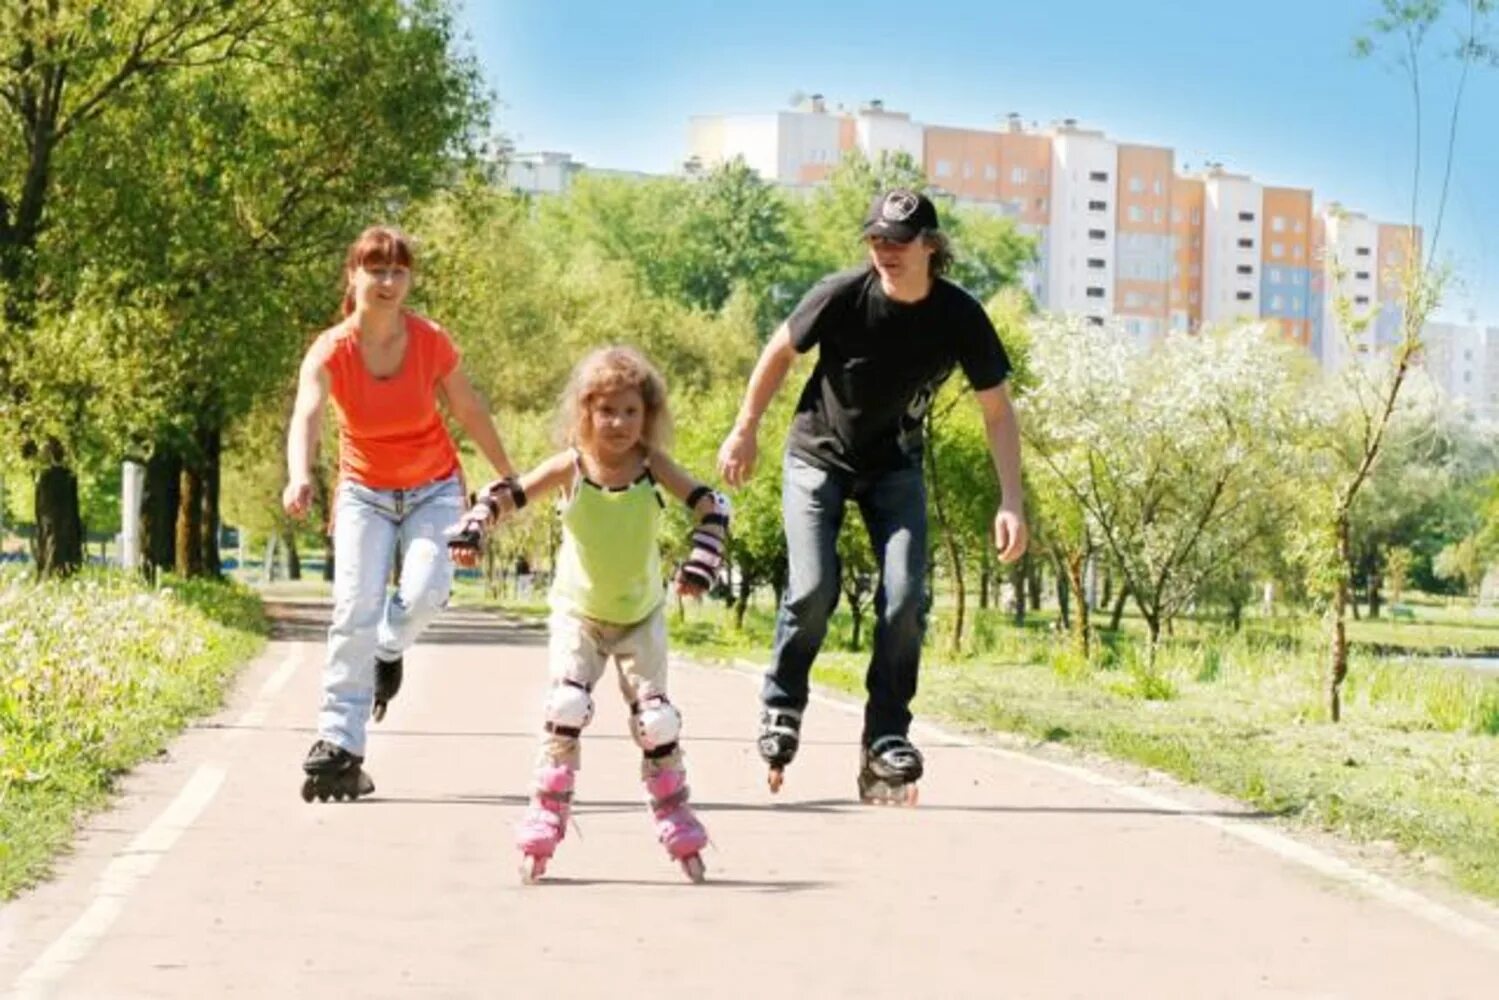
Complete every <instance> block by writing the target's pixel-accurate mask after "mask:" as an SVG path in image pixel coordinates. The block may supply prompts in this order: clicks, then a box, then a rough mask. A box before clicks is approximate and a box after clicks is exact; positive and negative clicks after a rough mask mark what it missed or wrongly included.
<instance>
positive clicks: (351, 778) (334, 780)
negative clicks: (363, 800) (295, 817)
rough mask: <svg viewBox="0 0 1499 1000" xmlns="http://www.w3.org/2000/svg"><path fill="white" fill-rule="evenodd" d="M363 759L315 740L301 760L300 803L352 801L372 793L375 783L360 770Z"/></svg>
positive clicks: (332, 744)
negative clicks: (314, 800)
mask: <svg viewBox="0 0 1499 1000" xmlns="http://www.w3.org/2000/svg"><path fill="white" fill-rule="evenodd" d="M363 763H364V758H363V757H359V756H356V755H355V754H351V753H349V751H347V750H345V749H344V748H343V747H341V746H338V745H337V744H334V743H329V742H328V741H327V740H318V741H317V742H316V743H314V744H313V745H312V749H311V750H309V751H307V759H306V760H304V761H302V771H303V772H304V773H305V774H306V775H307V776H306V777H305V778H303V779H302V801H303V802H311V801H312V800H313V799H317V800H318V801H319V802H327V801H328V800H329V799H333V800H334V801H335V802H342V801H343V800H344V799H348V800H349V801H351V802H352V801H353V800H355V799H357V798H359V797H360V796H362V795H368V794H370V793H371V792H373V791H374V790H375V783H374V782H373V781H371V780H370V776H369V775H368V774H366V773H365V772H364V768H363V767H361V766H360V765H362V764H363Z"/></svg>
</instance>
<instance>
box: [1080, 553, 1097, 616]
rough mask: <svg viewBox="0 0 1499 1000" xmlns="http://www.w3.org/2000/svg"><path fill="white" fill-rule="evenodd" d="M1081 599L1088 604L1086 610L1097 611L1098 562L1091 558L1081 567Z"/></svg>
mask: <svg viewBox="0 0 1499 1000" xmlns="http://www.w3.org/2000/svg"><path fill="white" fill-rule="evenodd" d="M1083 591H1084V594H1083V599H1084V600H1085V601H1087V602H1088V608H1089V610H1092V611H1097V610H1098V560H1097V559H1094V558H1093V557H1092V556H1089V557H1088V562H1087V564H1086V565H1085V566H1084V567H1083Z"/></svg>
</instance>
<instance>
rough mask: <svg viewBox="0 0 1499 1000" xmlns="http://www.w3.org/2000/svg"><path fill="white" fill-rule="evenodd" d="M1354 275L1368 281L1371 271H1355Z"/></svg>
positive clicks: (1360, 279)
mask: <svg viewBox="0 0 1499 1000" xmlns="http://www.w3.org/2000/svg"><path fill="white" fill-rule="evenodd" d="M1353 276H1354V277H1355V278H1357V279H1358V280H1359V281H1368V280H1369V272H1368V271H1354V272H1353Z"/></svg>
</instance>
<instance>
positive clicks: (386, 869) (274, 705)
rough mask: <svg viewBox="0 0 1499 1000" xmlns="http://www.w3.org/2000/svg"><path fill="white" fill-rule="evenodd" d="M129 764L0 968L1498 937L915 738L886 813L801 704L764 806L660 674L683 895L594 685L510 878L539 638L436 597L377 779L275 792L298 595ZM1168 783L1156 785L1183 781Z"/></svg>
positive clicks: (1140, 968)
mask: <svg viewBox="0 0 1499 1000" xmlns="http://www.w3.org/2000/svg"><path fill="white" fill-rule="evenodd" d="M293 610H294V613H293V614H292V615H290V616H283V617H284V619H285V620H284V624H283V630H282V637H281V638H280V639H278V641H276V642H273V643H272V644H271V646H270V648H269V649H268V651H267V652H266V654H265V655H264V656H263V657H262V658H260V659H259V660H258V661H256V662H255V663H254V664H253V665H252V666H251V667H250V668H249V669H248V670H247V671H246V672H245V673H244V675H243V677H242V678H241V680H240V682H239V684H238V685H237V687H236V690H235V693H234V695H233V698H232V701H231V704H230V705H229V707H228V708H226V710H225V711H224V712H222V713H221V714H220V715H218V716H217V717H215V718H214V719H212V720H210V721H208V722H207V723H206V724H204V725H202V726H199V727H196V728H194V729H192V730H191V731H189V732H188V733H186V734H185V735H184V736H183V737H182V738H181V739H180V740H179V741H178V742H177V743H176V744H175V745H174V747H173V749H172V752H171V754H170V757H169V758H168V759H166V760H163V761H159V762H155V763H152V764H149V765H147V766H144V767H142V768H140V769H139V770H138V771H137V772H136V773H135V774H134V775H132V776H131V777H130V779H129V780H128V781H127V782H126V785H125V794H124V795H123V797H122V798H121V800H120V803H119V805H118V807H117V808H115V809H113V810H111V811H110V812H108V813H105V814H102V815H100V816H98V817H97V818H95V819H94V820H93V821H92V822H91V823H90V824H89V826H88V829H87V832H86V835H85V836H84V838H83V839H82V841H81V843H80V846H79V848H78V850H77V852H76V853H75V855H74V856H73V857H72V858H70V859H69V860H68V861H66V862H65V863H64V865H63V867H62V871H61V873H60V876H59V878H58V879H56V880H55V881H53V882H50V883H48V884H47V885H45V886H42V887H41V888H39V889H38V890H36V891H34V892H33V893H31V894H29V895H28V896H27V897H25V898H23V899H21V900H19V901H17V902H15V903H12V904H10V905H8V906H6V907H4V908H3V909H0V989H7V988H8V989H9V990H10V991H11V995H14V996H28V997H29V996H46V995H56V996H66V997H111V998H113V997H194V998H202V997H216V996H255V997H302V996H305V997H353V996H359V997H378V996H391V997H397V996H399V997H520V996H526V997H558V998H568V997H594V996H611V997H619V996H661V997H684V998H685V997H753V998H757V1000H781V998H788V997H859V998H869V997H886V996H889V997H896V996H900V997H913V996H914V997H1168V996H1169V997H1251V996H1252V997H1260V996H1265V997H1359V998H1364V997H1420V998H1432V997H1494V996H1496V995H1499V985H1496V984H1499V926H1496V924H1495V922H1494V921H1493V920H1492V917H1491V916H1490V915H1488V913H1486V912H1485V911H1482V910H1481V909H1478V908H1471V907H1465V906H1463V905H1462V904H1450V903H1442V902H1437V901H1433V900H1431V899H1428V898H1427V897H1425V896H1422V895H1418V894H1416V893H1413V892H1410V891H1408V890H1405V889H1400V888H1398V887H1396V886H1394V885H1392V884H1391V883H1389V882H1386V881H1384V880H1383V879H1380V878H1379V877H1377V876H1371V875H1368V874H1366V873H1364V872H1363V871H1362V870H1361V869H1357V868H1352V867H1349V866H1347V865H1346V864H1345V863H1344V862H1341V861H1339V860H1337V859H1336V858H1335V857H1333V856H1331V855H1329V854H1327V853H1325V852H1324V851H1321V850H1317V849H1313V848H1308V847H1303V846H1302V845H1300V844H1299V843H1298V842H1296V841H1293V840H1290V839H1289V838H1287V837H1285V836H1284V835H1283V834H1282V833H1280V832H1278V831H1277V830H1276V829H1275V827H1274V826H1273V824H1270V823H1269V822H1268V821H1265V820H1262V819H1256V818H1254V817H1244V816H1242V815H1236V814H1235V813H1234V812H1233V810H1231V809H1222V808H1214V807H1212V806H1206V807H1204V806H1203V805H1202V804H1201V803H1202V802H1203V798H1202V797H1201V796H1198V795H1194V794H1190V793H1177V792H1169V791H1167V790H1163V789H1162V788H1161V787H1159V786H1157V787H1154V788H1142V787H1140V786H1135V785H1132V784H1129V783H1127V782H1124V783H1121V782H1120V781H1119V780H1118V779H1116V778H1111V777H1108V776H1107V775H1100V774H1097V773H1095V772H1091V771H1083V770H1081V769H1077V768H1071V767H1068V766H1066V765H1059V764H1056V763H1053V762H1050V761H1048V760H1045V759H1042V758H1038V757H1031V756H1027V755H1023V754H1019V753H1014V752H1010V751H1006V750H996V749H991V748H984V747H975V746H971V745H966V744H964V743H963V742H962V741H961V740H958V739H956V738H952V737H948V738H945V739H944V738H942V737H940V736H939V735H938V734H935V733H933V732H932V731H922V730H918V732H917V735H918V737H919V739H920V741H921V742H923V743H924V745H925V747H926V749H927V759H928V765H929V769H930V774H929V777H928V779H927V780H926V781H925V782H924V783H923V786H922V805H921V806H920V807H919V808H918V809H915V810H902V809H879V808H869V807H862V806H859V805H857V804H855V803H854V801H853V798H852V792H853V771H854V767H855V763H856V755H857V751H856V742H855V741H856V738H857V735H858V728H857V718H856V716H855V715H854V714H853V713H851V712H850V711H849V707H848V706H847V705H844V704H840V703H836V702H833V701H827V700H823V701H819V702H817V703H816V704H814V705H813V707H812V711H811V712H810V713H809V718H808V724H807V731H806V736H807V743H806V745H805V747H804V750H803V755H802V758H801V759H800V760H799V761H798V762H797V764H796V765H795V766H794V767H793V768H792V769H791V770H790V771H789V772H788V775H787V784H786V788H785V789H784V790H783V792H782V793H781V795H780V796H779V797H774V798H773V797H771V796H770V795H769V794H768V793H767V792H766V791H765V787H764V772H763V769H762V767H761V765H760V763H759V761H758V758H757V757H756V755H755V752H754V748H753V744H752V737H753V728H754V716H755V702H754V690H755V688H754V679H753V678H752V677H750V676H747V675H746V674H743V673H740V672H736V671H733V670H725V669H704V668H697V667H692V666H687V665H683V666H679V667H676V668H674V673H673V698H674V700H675V701H676V702H677V703H678V704H679V705H680V706H682V708H683V709H684V712H685V714H686V719H687V733H686V746H687V748H688V753H689V768H690V774H691V778H692V784H693V788H694V791H695V795H696V801H697V803H698V808H699V809H700V810H701V815H702V816H703V818H704V820H705V822H706V823H707V825H708V827H709V829H710V831H711V832H712V834H713V838H714V841H715V848H714V849H712V850H710V852H709V853H708V855H707V861H708V866H709V880H710V881H709V882H708V883H707V884H705V885H702V886H693V885H690V884H688V883H686V882H685V881H684V879H683V878H682V876H681V874H680V872H679V870H678V869H677V868H676V867H675V866H674V865H672V864H671V863H669V862H668V861H667V860H666V859H665V856H664V853H663V852H662V851H661V849H660V848H659V846H658V845H657V844H656V842H655V840H654V837H653V836H652V833H651V828H650V824H649V821H648V818H647V815H646V813H645V810H644V808H643V806H642V805H641V796H640V792H639V789H638V787H637V783H636V766H637V765H636V751H635V750H634V747H633V745H632V744H631V743H629V742H628V740H627V739H626V738H625V735H624V723H625V713H624V711H623V709H622V708H621V706H620V705H619V704H618V698H617V697H616V696H615V694H614V690H613V688H612V687H610V686H609V685H607V684H605V685H601V691H602V692H603V694H604V697H603V698H601V709H600V712H599V715H598V718H597V719H596V720H595V721H594V723H593V725H592V727H591V729H590V731H589V734H588V737H587V739H586V742H585V770H584V771H583V773H582V775H581V776H580V788H579V807H578V810H577V814H578V824H579V826H580V827H581V830H574V831H573V832H571V833H570V834H569V836H568V838H567V840H566V841H565V842H564V844H563V845H562V849H561V851H560V852H559V853H558V855H557V857H556V859H555V860H554V862H553V866H552V870H551V873H550V874H551V876H552V877H549V879H548V880H547V882H546V883H545V884H543V885H540V886H522V885H520V884H519V882H518V880H517V878H516V856H515V854H514V852H513V850H512V848H511V845H510V836H511V834H510V829H511V825H512V824H513V823H514V821H515V820H516V818H517V817H518V816H519V815H520V811H521V808H522V806H523V803H524V796H525V791H526V781H527V777H528V773H529V769H530V764H531V759H532V754H533V750H534V743H535V735H534V734H535V729H536V724H537V715H536V713H537V705H538V703H539V700H540V697H541V694H542V691H543V683H544V676H545V667H544V645H543V644H544V636H543V635H542V634H541V633H540V632H539V631H537V630H536V629H535V628H528V627H524V626H520V625H517V624H514V623H511V624H505V623H503V622H501V621H500V620H499V619H494V618H490V617H487V616H483V615H479V614H476V613H472V612H470V613H450V614H449V615H448V616H446V617H445V618H444V619H443V620H442V622H441V624H440V625H439V626H438V627H437V628H436V629H435V630H434V631H433V633H432V634H431V635H430V637H429V639H428V640H427V641H424V643H423V644H422V645H421V646H419V647H418V648H417V649H415V650H413V651H412V652H411V654H410V655H409V657H408V660H407V664H408V665H407V689H406V690H405V691H403V692H402V694H401V697H400V698H399V699H398V700H397V701H396V702H394V703H393V704H392V707H391V711H390V715H389V717H388V718H387V719H386V721H385V723H384V724H383V725H381V726H376V727H374V729H373V734H374V735H373V737H372V741H371V748H370V761H369V769H370V771H371V773H372V774H373V775H374V777H375V780H376V782H377V784H378V786H379V788H378V792H377V794H376V795H375V796H374V797H373V798H371V799H369V800H366V801H363V802H361V803H359V804H357V805H343V806H334V805H311V806H309V805H304V804H303V803H302V802H301V800H300V798H299V797H298V795H297V787H298V785H299V783H300V773H299V767H298V765H299V762H300V759H301V756H302V754H303V752H304V751H305V750H306V747H307V745H308V743H309V742H310V741H311V738H312V736H311V732H310V729H309V724H310V722H311V721H312V716H313V709H314V705H315V703H316V700H317V690H318V670H319V664H320V661H321V654H322V650H321V637H322V631H321V620H320V618H321V615H323V614H324V613H325V612H323V611H322V610H321V609H319V608H317V607H315V606H311V607H305V606H304V607H302V608H299V609H293ZM1189 801H1191V802H1196V803H1198V805H1187V804H1186V803H1187V802H1189Z"/></svg>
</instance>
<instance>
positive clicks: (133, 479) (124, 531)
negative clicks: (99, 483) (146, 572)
mask: <svg viewBox="0 0 1499 1000" xmlns="http://www.w3.org/2000/svg"><path fill="white" fill-rule="evenodd" d="M120 472H121V476H120V568H121V569H126V570H132V569H139V568H140V564H141V500H142V498H143V496H144V493H145V486H146V467H145V466H144V465H141V464H140V463H139V462H126V463H125V464H124V466H123V467H121V470H120Z"/></svg>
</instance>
